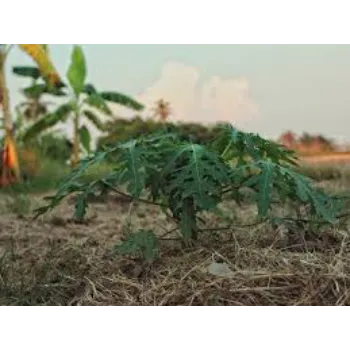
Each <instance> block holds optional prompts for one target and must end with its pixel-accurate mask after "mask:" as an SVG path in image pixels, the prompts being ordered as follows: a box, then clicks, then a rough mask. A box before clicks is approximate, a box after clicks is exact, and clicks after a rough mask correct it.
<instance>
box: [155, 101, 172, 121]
mask: <svg viewBox="0 0 350 350" xmlns="http://www.w3.org/2000/svg"><path fill="white" fill-rule="evenodd" d="M153 111H154V114H153V116H154V118H159V120H160V122H162V123H165V122H167V121H168V118H169V115H170V113H171V107H170V103H169V102H166V101H164V100H163V99H160V100H158V101H157V102H156V106H155V108H154V109H153Z"/></svg>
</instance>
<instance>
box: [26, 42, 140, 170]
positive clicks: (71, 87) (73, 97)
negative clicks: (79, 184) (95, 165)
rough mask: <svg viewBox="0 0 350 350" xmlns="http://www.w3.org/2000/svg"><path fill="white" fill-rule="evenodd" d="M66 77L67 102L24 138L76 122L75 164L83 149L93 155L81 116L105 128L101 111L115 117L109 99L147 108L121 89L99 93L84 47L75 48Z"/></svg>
mask: <svg viewBox="0 0 350 350" xmlns="http://www.w3.org/2000/svg"><path fill="white" fill-rule="evenodd" d="M66 77H67V81H68V82H67V84H64V86H65V87H66V89H67V90H68V91H67V92H66V94H67V96H68V99H69V100H68V102H65V103H63V104H61V105H60V106H59V107H58V108H57V109H55V110H54V111H53V112H50V113H48V114H46V115H44V116H43V117H41V118H40V119H39V120H38V121H37V122H35V123H34V124H32V125H31V126H30V127H29V128H28V129H27V130H26V132H25V133H24V135H23V139H24V141H27V140H30V139H31V138H34V137H36V136H37V135H38V134H40V133H41V132H43V131H45V130H47V129H49V128H51V127H53V126H55V125H56V124H58V123H64V122H66V121H67V120H71V121H72V122H73V141H72V144H73V150H72V158H71V164H72V166H76V165H77V164H78V163H79V161H80V153H81V151H85V153H86V154H90V151H91V134H90V131H89V129H88V127H87V126H86V124H85V123H84V122H82V118H85V119H86V120H88V121H90V122H91V123H92V124H93V125H94V126H95V127H96V128H97V129H98V130H101V131H103V130H104V123H103V121H102V120H101V118H100V116H99V115H98V113H100V114H102V115H103V116H109V117H112V115H113V113H112V111H111V109H110V107H109V105H108V103H109V102H111V103H118V104H120V105H123V106H125V107H128V108H130V109H133V110H136V111H140V110H142V109H143V108H144V107H143V105H142V104H140V103H139V102H137V101H135V100H134V99H132V98H131V97H129V96H126V95H123V94H121V93H118V92H108V91H107V92H100V91H98V90H97V89H96V88H95V87H94V86H93V85H92V84H87V83H86V79H87V65H86V60H85V56H84V53H83V50H82V47H81V46H78V45H76V46H74V48H73V51H72V55H71V62H70V66H69V68H68V71H67V74H66ZM56 91H57V90H56ZM60 91H62V90H60Z"/></svg>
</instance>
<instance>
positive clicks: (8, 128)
mask: <svg viewBox="0 0 350 350" xmlns="http://www.w3.org/2000/svg"><path fill="white" fill-rule="evenodd" d="M18 46H19V48H20V49H22V50H23V51H24V52H25V53H26V54H27V55H28V56H30V57H31V58H32V59H33V60H34V62H35V63H36V64H37V66H38V69H39V71H40V73H41V75H42V76H43V78H44V79H45V80H46V82H47V83H48V85H49V86H57V85H59V84H60V81H61V80H60V77H59V75H58V73H57V71H56V70H55V68H54V66H53V64H52V62H51V59H50V57H49V55H48V52H47V51H46V48H45V47H44V46H43V45H36V44H18ZM12 47H13V45H6V44H0V97H1V101H0V102H1V103H0V106H1V109H2V112H3V129H4V132H5V135H4V148H3V150H2V152H1V156H2V159H1V163H2V167H1V168H2V175H1V179H0V181H1V182H0V184H2V185H7V184H9V183H11V182H15V181H18V180H19V179H20V169H19V164H18V156H17V147H16V143H15V139H14V135H13V120H12V115H11V108H10V96H9V91H8V87H7V81H6V75H5V68H6V61H7V58H8V55H9V53H10V50H11V48H12ZM11 172H13V175H14V177H12V176H11V175H12V174H11Z"/></svg>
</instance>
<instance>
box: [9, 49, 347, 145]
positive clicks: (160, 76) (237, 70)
mask: <svg viewBox="0 0 350 350" xmlns="http://www.w3.org/2000/svg"><path fill="white" fill-rule="evenodd" d="M82 46H83V49H84V52H85V55H86V60H87V64H88V81H89V82H92V83H93V84H94V85H95V86H96V87H97V88H98V89H100V90H114V91H119V92H123V93H126V94H129V95H132V96H133V97H134V98H137V99H138V100H140V101H141V102H143V103H144V104H145V105H146V113H148V112H149V110H150V108H152V107H153V106H154V102H155V101H156V100H157V99H159V98H164V99H165V100H167V101H169V102H170V103H171V106H172V111H173V113H172V115H171V118H170V119H171V120H173V121H187V122H201V123H205V124H208V123H209V124H212V123H215V122H219V121H227V122H231V123H234V124H235V125H236V126H237V127H238V128H240V129H243V130H249V131H252V132H258V133H260V134H261V135H263V136H265V137H269V138H276V137H278V136H279V135H280V134H281V133H282V132H284V131H286V130H292V131H294V132H296V133H302V132H304V131H306V132H310V133H320V134H324V135H326V136H328V137H331V138H333V139H334V140H336V141H338V142H343V141H345V142H350V45H145V44H143V45H82ZM50 50H51V56H52V59H53V61H54V63H55V65H56V67H57V69H58V70H59V72H60V74H61V75H62V76H65V74H66V71H67V68H68V65H69V61H70V55H71V50H72V45H50ZM28 63H29V64H31V60H30V58H27V57H26V56H25V54H24V53H22V52H21V51H20V50H19V49H17V48H15V49H14V50H13V51H12V52H11V54H10V56H9V62H8V66H7V69H8V82H9V87H10V91H11V96H12V105H14V104H16V103H18V102H20V101H21V95H20V93H19V89H20V88H21V87H23V86H24V85H25V84H26V80H25V79H24V78H18V77H15V76H14V75H13V74H11V72H10V70H11V67H12V66H14V65H26V64H28ZM116 112H117V113H118V114H120V115H121V116H124V115H125V117H128V116H129V114H128V112H127V111H125V110H124V109H121V110H119V109H116Z"/></svg>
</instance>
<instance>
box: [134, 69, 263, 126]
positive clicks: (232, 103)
mask: <svg viewBox="0 0 350 350" xmlns="http://www.w3.org/2000/svg"><path fill="white" fill-rule="evenodd" d="M199 82H200V72H199V70H198V69H197V68H196V67H192V66H187V65H185V64H182V63H177V62H168V63H166V64H165V65H164V66H163V69H162V72H161V75H160V77H159V79H158V80H156V81H155V82H154V83H153V84H152V85H151V86H150V87H148V88H147V89H145V91H144V92H143V93H141V94H140V95H139V96H138V97H137V98H138V99H139V100H140V101H141V102H143V103H144V104H145V105H146V107H147V108H146V112H145V113H146V114H148V115H149V113H150V110H151V109H152V108H153V107H154V103H155V101H156V100H158V99H159V98H164V99H165V100H167V101H169V102H170V103H171V106H172V110H173V115H172V116H171V119H172V120H181V121H194V122H202V123H214V122H216V121H227V122H237V124H240V122H243V123H245V122H246V121H249V120H252V119H255V118H256V117H257V116H258V106H257V105H256V104H255V103H254V101H253V100H252V97H251V91H250V86H249V82H248V80H247V79H246V78H242V77H239V78H220V77H218V76H212V77H210V78H209V79H208V80H207V81H204V82H203V83H202V84H199Z"/></svg>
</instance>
